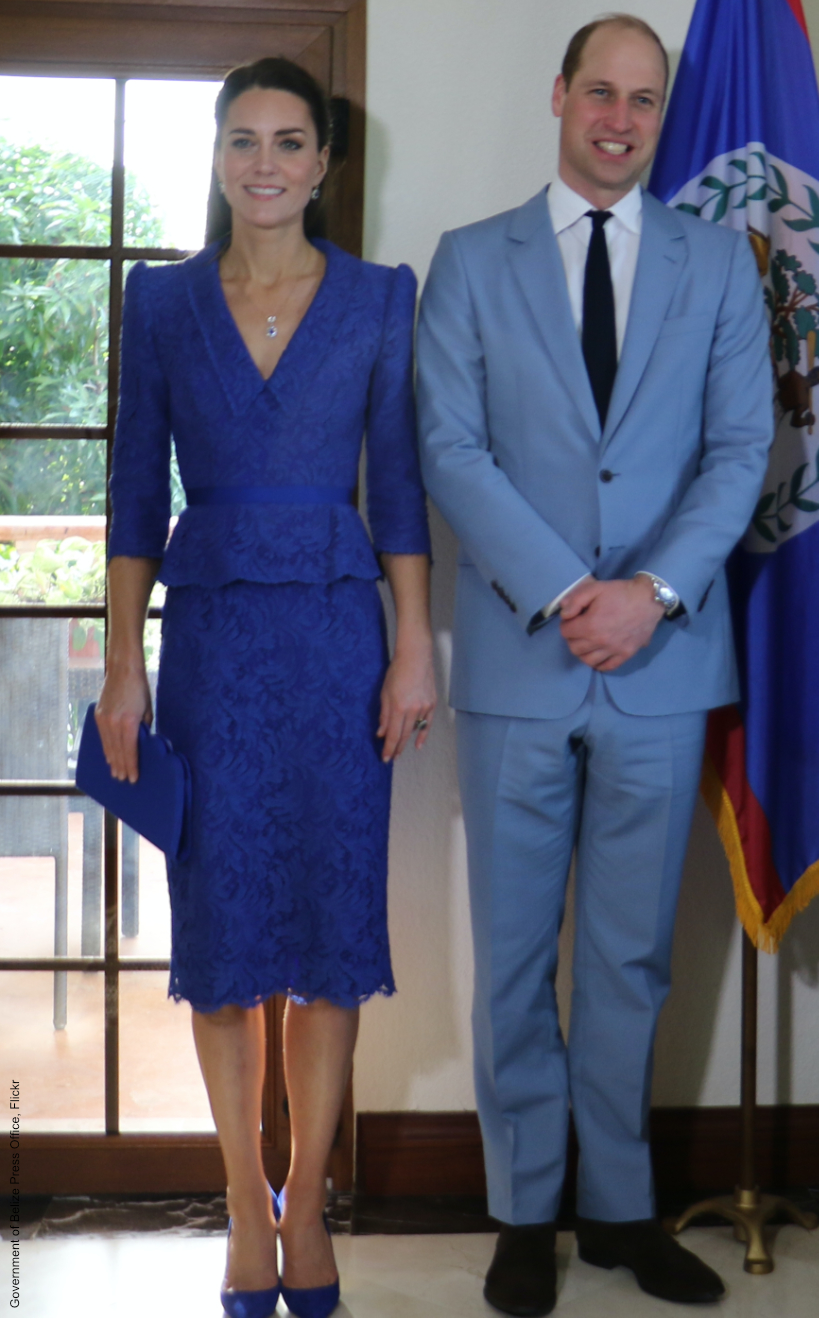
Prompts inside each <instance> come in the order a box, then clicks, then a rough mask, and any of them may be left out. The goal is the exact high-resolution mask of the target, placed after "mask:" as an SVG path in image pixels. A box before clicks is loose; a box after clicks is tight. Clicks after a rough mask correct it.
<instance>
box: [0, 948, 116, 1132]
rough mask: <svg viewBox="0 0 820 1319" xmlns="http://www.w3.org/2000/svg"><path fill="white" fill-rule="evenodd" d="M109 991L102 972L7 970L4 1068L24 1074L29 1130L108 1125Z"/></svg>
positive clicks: (1, 980) (3, 975) (2, 981)
mask: <svg viewBox="0 0 820 1319" xmlns="http://www.w3.org/2000/svg"><path fill="white" fill-rule="evenodd" d="M63 987H64V990H63ZM55 990H56V997H57V999H58V1000H59V999H60V998H61V996H62V994H63V992H64V994H65V997H64V1018H65V1025H64V1026H62V1027H61V1028H59V1029H58V1028H56V1027H55V1024H54V1015H55ZM103 993H104V984H103V977H102V975H101V974H99V973H97V972H81V971H71V972H66V971H58V972H51V971H3V972H0V997H2V1002H3V1030H2V1032H0V1069H2V1073H3V1075H4V1076H8V1077H11V1076H13V1077H14V1079H15V1080H16V1081H17V1080H19V1082H20V1099H21V1105H22V1113H23V1124H24V1126H23V1130H24V1131H25V1132H27V1133H32V1132H38V1131H104V1130H105V1100H104V1061H103V1047H104V1045H103V1039H104V1024H103Z"/></svg>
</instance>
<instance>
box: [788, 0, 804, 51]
mask: <svg viewBox="0 0 820 1319" xmlns="http://www.w3.org/2000/svg"><path fill="white" fill-rule="evenodd" d="M786 4H787V5H788V6H789V9H790V10H791V11H792V13H793V14H794V16H795V18H796V19H797V21H798V23H799V24H800V28H801V31H802V33H803V36H804V37H805V38H806V40H807V41H808V39H809V29H808V28H807V27H806V15H805V14H804V13H803V5H802V4H801V0H786Z"/></svg>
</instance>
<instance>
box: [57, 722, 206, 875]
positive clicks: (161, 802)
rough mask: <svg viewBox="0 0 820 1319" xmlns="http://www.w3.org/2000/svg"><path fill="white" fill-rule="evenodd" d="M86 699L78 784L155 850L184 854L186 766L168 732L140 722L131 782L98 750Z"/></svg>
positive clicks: (187, 795)
mask: <svg viewBox="0 0 820 1319" xmlns="http://www.w3.org/2000/svg"><path fill="white" fill-rule="evenodd" d="M94 710H95V706H94V705H93V704H92V705H89V707H88V713H87V714H86V716H85V723H84V724H83V735H82V738H81V740H80V752H79V755H78V757H77V787H78V788H80V789H81V790H82V791H83V792H84V793H85V794H86V796H88V797H91V798H93V800H94V801H96V802H99V804H100V806H104V807H105V809H106V810H107V811H111V813H112V815H116V816H117V817H118V818H119V819H120V820H122V821H123V822H124V823H125V824H128V825H130V826H131V828H132V829H135V830H136V832H137V833H138V834H142V836H143V838H147V839H148V841H149V842H150V843H153V844H154V846H155V847H158V848H159V849H160V851H162V852H165V853H166V854H167V855H168V856H170V857H173V858H175V859H176V860H183V859H184V857H185V855H186V854H187V850H188V842H187V827H186V826H187V822H188V817H189V815H190V810H191V771H190V769H189V767H188V762H187V760H186V759H185V757H184V756H181V755H179V753H178V752H176V751H174V749H173V747H172V746H171V743H170V742H169V741H168V739H167V738H165V737H161V736H160V734H159V733H151V732H149V730H148V728H147V726H146V725H145V724H140V729H139V741H138V748H137V749H138V755H139V778H138V779H137V781H136V783H129V782H128V781H127V780H121V779H115V778H114V777H113V775H112V773H111V770H110V769H109V768H108V762H107V761H106V759H105V755H104V753H103V747H102V741H101V739H100V732H99V729H98V728H97V721H96V719H95V718H94Z"/></svg>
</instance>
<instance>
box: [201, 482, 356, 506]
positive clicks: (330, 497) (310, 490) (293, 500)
mask: <svg viewBox="0 0 820 1319" xmlns="http://www.w3.org/2000/svg"><path fill="white" fill-rule="evenodd" d="M354 494H355V491H354V490H349V489H348V488H347V486H343V485H200V486H196V487H195V488H194V489H193V490H188V491H186V497H187V500H188V504H189V505H197V504H351V503H352V502H353V496H354Z"/></svg>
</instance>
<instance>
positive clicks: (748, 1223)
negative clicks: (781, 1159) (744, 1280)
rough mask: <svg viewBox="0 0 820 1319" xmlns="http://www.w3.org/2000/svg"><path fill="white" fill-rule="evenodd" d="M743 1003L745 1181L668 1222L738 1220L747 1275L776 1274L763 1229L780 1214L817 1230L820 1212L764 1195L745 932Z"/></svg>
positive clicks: (751, 953)
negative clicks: (714, 1217) (758, 1167)
mask: <svg viewBox="0 0 820 1319" xmlns="http://www.w3.org/2000/svg"><path fill="white" fill-rule="evenodd" d="M741 938H742V941H743V971H742V983H743V990H742V1004H741V1025H740V1182H739V1185H738V1186H736V1187H735V1193H734V1195H718V1196H714V1197H713V1198H712V1199H710V1200H700V1201H699V1202H698V1203H697V1204H694V1205H692V1206H691V1208H690V1209H687V1210H686V1212H685V1213H684V1214H682V1215H681V1216H680V1218H678V1219H672V1220H670V1221H669V1222H667V1224H666V1226H667V1228H668V1230H669V1231H670V1232H672V1233H673V1234H677V1233H678V1232H682V1231H683V1229H684V1228H685V1227H686V1226H687V1225H688V1224H689V1223H691V1221H692V1219H693V1218H696V1217H698V1215H700V1214H719V1215H720V1216H721V1218H727V1219H729V1221H730V1222H732V1223H733V1224H734V1228H735V1240H736V1241H741V1242H744V1241H745V1243H746V1258H745V1260H744V1261H743V1267H744V1269H745V1270H746V1272H747V1273H771V1271H772V1269H773V1268H774V1260H773V1259H772V1257H771V1253H770V1252H769V1249H768V1247H767V1245H766V1240H765V1237H764V1235H763V1229H764V1227H765V1226H766V1224H767V1223H768V1222H770V1221H771V1219H772V1218H774V1216H775V1215H776V1214H779V1213H783V1214H785V1215H786V1216H787V1217H788V1218H790V1219H791V1221H792V1222H793V1223H799V1225H800V1226H801V1227H804V1228H806V1229H807V1231H811V1230H812V1228H815V1227H817V1218H816V1217H815V1215H814V1214H806V1213H804V1212H803V1210H802V1209H798V1207H797V1205H795V1204H792V1202H791V1200H787V1199H785V1198H784V1197H783V1196H780V1195H762V1194H761V1192H760V1189H759V1187H758V1185H757V1182H756V1178H755V1119H756V1116H757V948H756V947H755V945H754V944H753V943H752V941H751V939H750V938H749V936H748V934H747V933H746V931H745V930H743V932H742V935H741Z"/></svg>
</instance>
